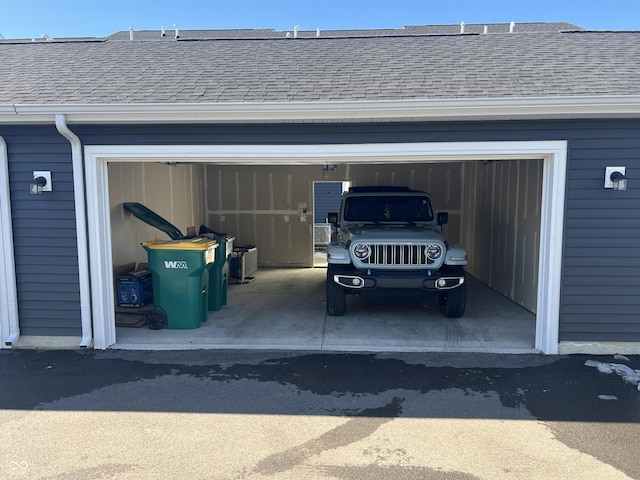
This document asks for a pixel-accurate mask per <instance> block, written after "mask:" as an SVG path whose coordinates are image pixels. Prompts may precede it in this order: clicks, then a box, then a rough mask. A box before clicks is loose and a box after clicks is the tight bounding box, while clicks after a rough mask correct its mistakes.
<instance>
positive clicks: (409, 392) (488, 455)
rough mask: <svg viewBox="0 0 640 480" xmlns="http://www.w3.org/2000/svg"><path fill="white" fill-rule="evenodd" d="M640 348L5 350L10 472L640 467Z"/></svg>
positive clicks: (5, 466) (57, 475)
mask: <svg viewBox="0 0 640 480" xmlns="http://www.w3.org/2000/svg"><path fill="white" fill-rule="evenodd" d="M586 361H590V362H600V363H601V364H603V365H609V364H624V365H626V367H627V368H628V369H631V370H634V369H637V368H640V357H631V358H626V359H624V358H617V359H614V358H613V356H608V357H595V356H579V355H576V356H569V357H559V356H542V355H490V354H321V353H312V354H307V353H304V352H295V353H293V352H248V351H188V352H129V351H106V352H100V351H32V350H13V351H10V350H3V351H0V381H1V382H2V386H1V389H0V445H2V446H3V448H2V449H0V477H2V478H37V479H59V480H67V479H69V480H71V479H87V478H91V479H102V478H104V479H146V478H149V479H152V478H153V479H157V478H189V479H225V480H226V479H272V478H277V479H300V478H305V479H306V478H318V479H343V480H356V479H367V480H372V479H373V480H376V479H389V478H393V479H399V480H402V479H431V478H434V479H477V478H482V479H500V478H509V479H511V478H522V479H531V478H545V479H548V478H580V479H589V478H593V479H598V480H600V479H603V478H606V479H615V478H640V456H639V455H638V454H639V453H640V448H639V447H638V443H637V439H638V438H640V423H639V421H640V392H639V391H638V389H637V386H636V385H635V384H634V383H633V382H631V381H625V379H624V378H622V377H621V376H620V375H618V374H616V373H615V372H613V373H609V374H607V373H603V371H601V370H606V369H604V368H603V369H600V370H599V369H598V368H596V367H594V366H587V365H585V362H586Z"/></svg>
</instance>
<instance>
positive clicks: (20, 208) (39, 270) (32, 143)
mask: <svg viewBox="0 0 640 480" xmlns="http://www.w3.org/2000/svg"><path fill="white" fill-rule="evenodd" d="M0 132H1V135H2V136H3V138H4V139H5V141H6V143H7V151H8V156H9V188H10V191H11V216H12V221H13V235H14V250H15V264H16V281H17V291H18V312H19V316H20V330H21V333H22V334H23V335H62V336H65V335H80V293H79V286H78V282H79V275H78V255H77V243H76V224H75V206H74V195H73V173H72V165H71V148H70V145H69V142H68V141H66V140H65V139H64V138H62V137H61V136H60V135H59V134H58V133H57V131H56V129H55V128H53V127H35V128H34V127H32V128H28V127H20V128H10V129H7V128H0ZM34 170H50V171H52V184H53V191H52V192H47V193H46V195H29V183H31V182H32V181H33V171H34Z"/></svg>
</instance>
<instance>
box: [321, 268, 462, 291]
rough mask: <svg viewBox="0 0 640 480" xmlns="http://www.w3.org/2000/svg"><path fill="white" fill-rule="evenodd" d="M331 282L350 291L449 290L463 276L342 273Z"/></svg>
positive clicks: (430, 273)
mask: <svg viewBox="0 0 640 480" xmlns="http://www.w3.org/2000/svg"><path fill="white" fill-rule="evenodd" d="M333 281H334V282H335V283H337V284H338V285H341V286H342V287H345V288H348V289H352V290H376V289H384V290H387V289H388V290H424V291H437V290H450V289H452V288H456V287H458V286H460V285H462V284H463V283H464V275H450V274H447V273H444V272H433V271H428V272H426V273H425V272H419V273H417V272H416V273H414V272H410V273H408V272H401V273H398V272H389V271H385V272H368V271H364V272H358V271H353V272H344V273H337V274H335V275H334V276H333Z"/></svg>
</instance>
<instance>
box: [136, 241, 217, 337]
mask: <svg viewBox="0 0 640 480" xmlns="http://www.w3.org/2000/svg"><path fill="white" fill-rule="evenodd" d="M142 246H143V247H144V249H145V250H146V251H147V257H148V259H149V268H150V269H151V274H152V276H153V297H154V300H155V308H156V310H159V311H160V312H162V313H164V315H165V316H166V322H167V323H166V326H167V328H172V329H194V328H198V327H199V326H200V323H202V322H205V321H206V320H207V311H208V290H209V275H210V268H212V266H213V264H214V262H215V258H216V248H217V247H218V243H217V242H216V241H215V240H210V239H207V238H192V239H182V240H170V241H166V242H165V241H153V242H143V243H142Z"/></svg>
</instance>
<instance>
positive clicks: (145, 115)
mask: <svg viewBox="0 0 640 480" xmlns="http://www.w3.org/2000/svg"><path fill="white" fill-rule="evenodd" d="M55 115H65V116H66V118H67V121H68V122H69V123H73V124H83V123H84V124H86V123H99V124H113V123H131V124H135V123H145V124H167V123H283V122H287V123H289V122H301V123H304V122H308V123H334V122H383V121H386V122H392V121H454V120H520V119H554V118H558V119H560V118H564V119H568V118H633V117H640V95H625V96H603V97H530V98H527V97H519V98H497V99H496V98H487V99H485V98H476V99H449V100H376V101H350V102H280V103H276V102H269V103H205V104H203V103H199V104H161V103H153V104H82V105H80V104H76V105H72V104H47V105H7V104H5V105H0V123H50V122H52V121H53V119H54V117H55Z"/></svg>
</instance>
